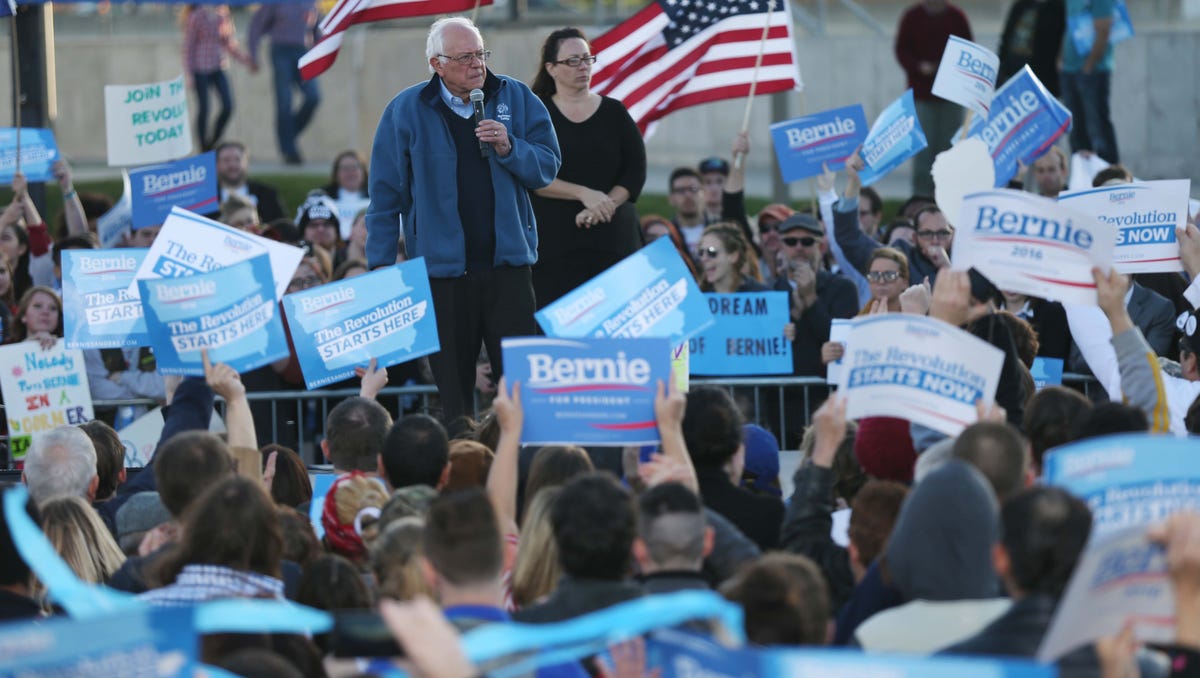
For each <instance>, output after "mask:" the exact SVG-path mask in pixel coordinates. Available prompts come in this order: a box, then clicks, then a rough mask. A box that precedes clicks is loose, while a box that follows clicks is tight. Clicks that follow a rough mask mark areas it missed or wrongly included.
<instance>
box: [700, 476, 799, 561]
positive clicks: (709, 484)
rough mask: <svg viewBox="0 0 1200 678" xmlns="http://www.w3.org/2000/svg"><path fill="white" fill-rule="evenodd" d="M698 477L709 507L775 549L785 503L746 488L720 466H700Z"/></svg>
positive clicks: (760, 543)
mask: <svg viewBox="0 0 1200 678" xmlns="http://www.w3.org/2000/svg"><path fill="white" fill-rule="evenodd" d="M696 477H697V479H698V480H699V481H700V499H701V500H702V501H703V502H704V505H705V506H707V507H708V508H710V509H712V510H714V511H716V512H717V513H719V514H721V515H722V516H724V517H725V518H726V519H728V520H729V522H731V523H733V524H734V526H735V527H737V528H738V529H739V530H741V531H742V534H744V535H746V536H747V537H749V538H750V539H751V540H753V541H754V543H755V544H758V548H760V549H762V550H763V551H767V550H770V549H773V548H775V545H776V544H777V543H779V526H780V524H782V523H783V502H781V501H779V499H778V498H776V497H767V496H763V495H758V494H754V493H753V492H749V491H747V490H743V489H742V488H740V487H738V486H736V485H734V484H733V481H731V480H730V479H729V476H727V475H726V474H725V471H724V470H723V469H720V468H697V469H696Z"/></svg>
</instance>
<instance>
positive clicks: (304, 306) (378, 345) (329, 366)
mask: <svg viewBox="0 0 1200 678" xmlns="http://www.w3.org/2000/svg"><path fill="white" fill-rule="evenodd" d="M283 310H284V313H286V314H287V321H288V327H289V328H291V330H292V342H293V343H294V344H295V347H296V357H297V358H298V359H299V360H300V370H301V371H302V372H303V373H304V383H305V385H306V386H308V388H310V389H313V388H320V387H322V386H327V385H329V384H332V383H334V382H338V381H341V380H343V379H348V378H350V377H352V376H354V368H355V367H356V366H363V367H365V366H366V365H367V363H369V362H371V358H376V359H378V361H379V362H378V367H379V368H380V369H383V368H385V367H391V366H392V365H398V364H400V363H403V362H407V361H409V360H412V359H414V358H420V357H421V356H423V355H429V354H430V353H436V352H437V351H438V350H439V348H440V346H441V344H439V343H438V333H437V320H436V319H435V318H434V315H433V300H432V294H431V292H430V290H429V274H428V273H427V272H426V270H425V259H424V258H417V259H413V260H411V261H406V262H404V263H402V264H397V265H395V266H390V267H388V268H384V269H380V270H378V271H373V272H371V273H367V274H365V275H360V276H356V277H354V278H350V279H348V280H342V281H340V282H336V283H331V284H329V285H321V286H320V287H316V288H313V289H310V290H306V291H304V292H296V293H294V294H289V295H287V296H285V297H284V298H283Z"/></svg>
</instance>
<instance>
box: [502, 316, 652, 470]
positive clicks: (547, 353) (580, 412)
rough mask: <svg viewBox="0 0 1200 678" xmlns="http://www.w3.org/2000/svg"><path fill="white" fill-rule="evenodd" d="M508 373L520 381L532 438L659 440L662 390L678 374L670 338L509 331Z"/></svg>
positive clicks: (537, 441) (524, 434)
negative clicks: (657, 404) (657, 403)
mask: <svg viewBox="0 0 1200 678" xmlns="http://www.w3.org/2000/svg"><path fill="white" fill-rule="evenodd" d="M501 347H502V349H503V352H504V374H505V376H506V377H507V378H508V383H510V384H512V383H515V382H520V384H521V405H522V406H523V407H524V409H525V411H526V412H536V413H537V416H530V417H525V426H524V428H522V429H521V443H522V444H524V445H558V444H578V445H612V446H619V445H647V444H650V443H657V442H658V440H659V438H658V427H657V425H656V424H655V422H654V395H655V393H656V392H657V388H658V382H659V381H660V380H661V381H662V382H663V384H664V385H665V384H666V383H667V380H668V379H670V378H671V345H670V343H669V342H668V341H667V340H666V339H579V340H575V339H570V340H568V339H549V338H544V337H524V338H513V339H505V340H504V341H503V342H502V343H501Z"/></svg>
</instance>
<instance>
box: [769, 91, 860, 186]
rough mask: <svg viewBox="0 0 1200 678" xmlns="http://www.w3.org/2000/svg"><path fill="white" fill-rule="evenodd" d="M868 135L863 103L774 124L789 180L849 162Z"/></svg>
mask: <svg viewBox="0 0 1200 678" xmlns="http://www.w3.org/2000/svg"><path fill="white" fill-rule="evenodd" d="M866 138H867V116H866V114H865V113H863V107H862V104H855V105H853V106H846V107H844V108H835V109H833V110H829V111H822V112H820V113H813V114H812V115H806V116H803V117H800V118H796V119H795V120H788V121H787V122H777V123H775V124H774V125H771V140H772V141H774V142H775V159H776V160H778V162H779V171H780V172H781V173H782V174H783V180H784V181H785V182H792V181H798V180H800V179H804V178H806V177H811V176H816V175H818V174H821V173H822V172H824V169H823V168H822V167H821V166H822V164H825V165H827V166H828V167H829V169H830V170H835V171H836V170H839V169H841V168H842V167H844V166H845V165H846V158H847V157H849V156H850V154H851V153H853V152H854V149H855V148H858V146H859V145H860V144H861V143H862V142H863V140H865V139H866Z"/></svg>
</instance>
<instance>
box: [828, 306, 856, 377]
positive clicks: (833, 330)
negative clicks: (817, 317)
mask: <svg viewBox="0 0 1200 678" xmlns="http://www.w3.org/2000/svg"><path fill="white" fill-rule="evenodd" d="M852 324H853V321H850V320H843V319H841V318H834V319H833V322H831V323H830V325H829V341H835V342H837V343H839V344H841V345H842V348H845V347H846V337H848V336H850V327H851V325H852ZM845 364H846V358H845V356H843V357H842V358H840V359H838V360H835V361H833V362H831V363H829V364H828V365H826V366H825V383H826V384H837V383H838V382H839V381H841V379H842V367H843V366H844V365H845Z"/></svg>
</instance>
